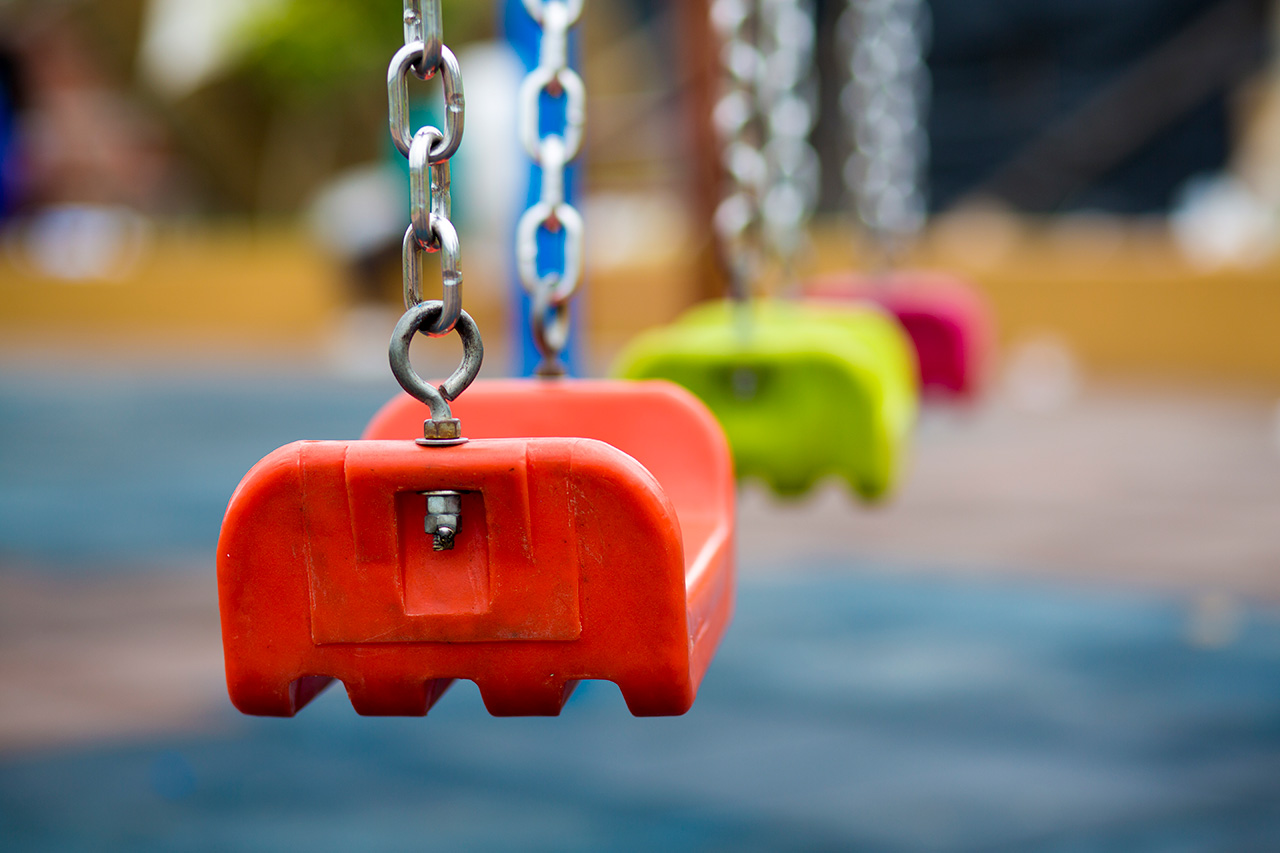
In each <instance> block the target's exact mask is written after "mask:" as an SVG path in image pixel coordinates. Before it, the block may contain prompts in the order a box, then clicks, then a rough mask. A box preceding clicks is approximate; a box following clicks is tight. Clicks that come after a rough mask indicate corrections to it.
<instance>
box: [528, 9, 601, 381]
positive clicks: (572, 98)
mask: <svg viewBox="0 0 1280 853" xmlns="http://www.w3.org/2000/svg"><path fill="white" fill-rule="evenodd" d="M583 5H584V0H524V7H525V9H526V10H528V12H529V15H530V17H532V18H533V20H534V21H535V22H537V23H538V24H539V25H540V26H541V27H542V41H541V46H540V47H539V53H538V65H537V67H536V68H534V69H533V70H532V71H530V72H529V74H528V75H527V76H526V77H525V79H524V82H523V83H522V84H521V86H520V106H519V128H520V141H521V143H522V144H523V145H524V149H525V151H526V152H527V153H528V155H529V157H530V158H531V159H532V160H533V162H534V164H535V165H536V166H537V167H538V169H539V171H540V173H541V176H542V178H541V189H540V192H539V198H538V201H536V202H535V203H534V204H533V205H532V206H531V207H530V208H529V209H528V210H527V211H525V213H524V215H523V216H521V217H520V222H519V223H518V224H517V226H516V265H517V269H518V270H519V274H520V283H521V284H522V285H523V287H524V289H525V291H526V292H527V293H528V294H529V296H530V299H531V300H532V303H533V304H532V309H531V311H530V316H529V322H530V325H531V327H532V329H533V337H534V342H535V343H536V345H537V347H538V352H539V353H541V355H542V363H541V365H539V367H538V371H537V372H538V374H539V375H540V376H561V375H563V374H564V372H565V367H564V362H563V360H562V358H561V355H562V354H563V352H564V349H565V346H566V345H567V344H568V341H569V304H570V301H571V300H572V299H573V295H574V293H575V292H576V291H577V289H578V284H579V283H580V282H581V280H582V266H583V222H582V216H581V214H580V213H579V212H578V210H577V209H576V208H575V207H574V206H573V205H571V204H569V202H568V200H567V199H566V198H565V170H566V169H567V168H568V166H569V164H570V163H571V162H573V160H574V159H575V158H576V157H577V156H578V153H579V152H580V151H581V150H582V140H583V136H584V132H585V128H586V116H587V109H586V107H587V105H586V101H587V89H586V85H585V84H584V83H583V81H582V77H581V76H579V74H578V72H576V71H574V70H573V69H572V68H570V67H569V33H570V30H571V29H572V28H573V26H574V25H575V24H576V23H577V22H578V20H579V19H580V18H581V16H582V8H583ZM544 96H549V97H551V98H563V99H564V111H565V120H564V126H563V127H562V128H561V129H559V130H558V131H553V132H550V133H545V134H544V132H543V121H542V107H543V98H544ZM543 231H546V232H549V233H551V234H560V233H563V235H564V263H563V265H562V266H561V267H560V269H553V270H548V271H546V272H540V271H539V269H540V268H544V269H545V266H546V265H544V264H541V263H539V261H540V257H539V256H540V252H539V244H538V236H539V234H540V233H541V232H543Z"/></svg>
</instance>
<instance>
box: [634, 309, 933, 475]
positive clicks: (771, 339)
mask: <svg viewBox="0 0 1280 853" xmlns="http://www.w3.org/2000/svg"><path fill="white" fill-rule="evenodd" d="M744 312H749V314H747V313H744ZM617 373H618V374H619V375H620V376H624V377H627V378H630V379H656V378H661V379H667V380H670V381H672V382H675V383H677V384H679V385H682V386H684V387H685V388H688V389H689V390H690V391H692V392H693V393H694V394H695V395H696V396H697V397H699V398H700V399H701V400H702V401H703V402H704V403H706V404H707V406H708V407H709V408H710V409H711V410H712V412H714V413H715V415H716V417H717V418H718V419H719V421H720V424H721V426H723V427H724V430H725V434H726V435H727V436H728V439H729V444H730V447H731V448H732V450H733V457H734V463H735V465H736V467H737V473H738V476H739V477H756V478H759V479H761V480H763V481H764V482H765V483H767V484H768V485H769V486H770V487H771V488H772V489H773V490H774V491H775V492H777V493H779V494H782V495H796V494H801V493H804V492H806V491H808V490H809V489H810V488H812V487H813V485H814V484H815V483H816V482H818V481H819V480H821V479H823V478H825V477H827V476H831V475H835V476H838V477H841V478H843V479H844V480H845V481H846V482H848V484H849V485H850V487H851V488H853V490H854V491H855V492H857V493H858V494H859V495H861V496H862V497H864V498H866V499H868V500H873V499H876V498H880V497H882V496H884V495H886V494H887V493H888V492H890V491H891V489H892V488H893V486H894V485H895V483H896V482H897V480H898V479H899V477H900V473H901V471H902V468H903V463H904V456H905V454H906V448H907V445H908V442H909V437H910V432H911V430H912V427H913V425H914V423H915V417H916V411H917V408H918V393H919V392H918V388H917V379H916V365H915V356H914V354H913V353H912V350H911V345H910V342H909V340H908V339H907V337H906V335H905V334H904V333H903V331H902V329H901V328H900V327H899V325H898V324H897V323H896V322H895V321H894V320H893V319H892V318H891V317H889V316H887V315H886V314H884V313H883V312H881V311H879V310H868V309H866V308H850V307H844V306H824V307H820V308H819V307H814V306H809V305H804V304H794V303H783V302H772V301H761V302H756V303H752V304H751V306H750V307H749V308H743V307H741V306H736V305H734V304H732V303H727V302H714V303H709V304H706V305H703V306H699V307H698V308H695V309H694V310H693V311H691V312H689V313H688V314H686V315H685V316H683V317H682V318H681V319H680V320H678V321H677V322H676V323H675V324H673V325H671V326H667V327H664V328H661V329H657V330H654V331H652V332H649V333H646V334H645V335H642V336H641V337H640V338H638V339H637V340H636V341H635V342H634V343H633V344H632V345H631V346H630V347H629V348H628V349H627V350H626V351H625V352H624V354H623V356H622V358H621V359H620V361H619V364H618V368H617Z"/></svg>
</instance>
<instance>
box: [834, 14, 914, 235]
mask: <svg viewBox="0 0 1280 853" xmlns="http://www.w3.org/2000/svg"><path fill="white" fill-rule="evenodd" d="M847 3H848V5H847V7H846V9H845V11H844V14H843V15H841V18H840V23H839V38H840V41H841V44H842V45H843V47H844V55H845V56H846V57H847V58H848V72H849V80H848V83H847V84H846V86H845V87H844V90H843V91H842V92H841V96H840V101H841V108H842V110H843V112H844V116H845V119H846V121H847V122H848V127H849V136H850V138H851V139H852V140H853V151H852V153H851V154H850V155H849V158H848V160H847V161H846V163H845V169H844V179H845V186H846V187H847V188H848V191H849V194H850V196H851V197H852V200H853V202H854V204H855V206H856V208H857V211H858V215H859V217H860V218H861V220H862V222H863V224H865V225H866V227H867V228H868V230H869V231H870V232H871V235H872V237H873V239H874V240H875V241H876V243H877V244H878V245H880V246H881V247H882V248H883V249H884V250H886V251H888V252H889V253H893V252H894V251H896V250H897V249H898V248H900V247H901V245H902V244H903V243H905V242H907V241H909V240H911V239H912V238H913V237H915V236H916V235H917V234H918V233H919V232H920V230H921V229H922V228H923V227H924V221H925V213H926V202H925V190H924V178H923V175H924V169H925V165H926V163H927V162H928V156H929V138H928V133H927V130H926V128H925V127H924V119H923V117H924V116H925V114H926V113H927V110H928V99H929V69H928V66H926V65H925V61H924V56H925V49H926V41H927V34H928V32H929V23H930V17H929V7H928V5H927V4H926V2H925V0H847Z"/></svg>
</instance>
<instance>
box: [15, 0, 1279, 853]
mask: <svg viewBox="0 0 1280 853" xmlns="http://www.w3.org/2000/svg"><path fill="white" fill-rule="evenodd" d="M504 5H506V4H503V3H500V2H480V0H452V2H451V0H445V3H444V8H445V21H446V37H447V41H448V43H449V44H450V45H451V46H452V47H453V48H454V49H455V51H456V52H457V53H458V55H459V58H460V60H461V64H462V68H463V73H464V76H465V80H466V91H467V97H468V116H467V121H468V124H467V135H466V141H465V143H464V145H463V151H462V153H461V154H460V156H459V158H458V159H457V160H455V161H454V162H455V166H454V174H453V180H454V203H455V220H456V221H457V222H458V224H459V228H460V231H461V237H462V246H463V263H464V270H465V274H466V296H465V298H466V307H467V310H468V311H469V312H471V313H472V314H473V315H474V316H475V317H476V319H477V321H478V322H479V324H480V327H481V330H482V332H483V333H484V335H485V344H486V348H487V350H488V353H489V356H488V360H487V362H486V366H485V373H484V375H485V376H489V377H493V376H501V375H504V374H508V373H510V372H511V371H512V370H514V369H515V368H514V365H515V364H516V359H517V354H518V349H519V346H518V344H517V343H515V340H514V339H515V331H514V330H515V329H516V328H517V327H518V326H519V325H521V324H522V323H523V319H522V318H521V317H519V316H515V315H516V314H518V312H513V311H511V310H509V306H510V305H512V304H514V298H513V292H514V291H513V287H514V285H513V283H512V282H513V271H512V266H513V264H512V258H513V251H512V249H511V234H512V228H513V223H514V218H515V216H516V214H517V208H518V206H519V205H522V204H523V201H524V196H525V181H526V180H527V174H526V171H525V170H526V166H525V164H524V163H523V161H522V160H521V154H520V152H519V150H518V147H517V146H516V145H515V143H514V138H515V118H514V110H515V106H514V105H515V94H514V92H515V87H516V85H517V84H518V81H519V78H520V76H521V74H522V67H521V65H520V63H519V61H518V60H517V58H516V57H515V56H514V55H513V54H512V53H511V51H510V50H509V48H508V47H507V46H506V43H505V41H504V40H503V38H502V32H503V18H504V8H503V7H504ZM587 6H588V10H587V14H586V15H585V17H584V24H583V32H582V41H581V45H580V47H581V54H582V69H583V73H584V76H585V77H586V80H587V85H588V87H589V91H590V103H589V121H588V128H589V129H588V141H587V148H586V162H585V167H584V168H585V180H584V181H583V184H584V187H585V190H584V196H583V200H582V206H583V209H584V215H585V217H586V221H587V224H588V250H587V258H588V274H587V284H586V288H585V293H584V295H583V297H582V298H581V299H579V300H578V301H577V303H576V309H575V310H576V311H577V312H578V314H579V319H580V326H581V329H580V332H581V334H580V339H579V345H580V347H581V348H582V352H583V355H582V363H583V365H584V371H585V372H587V373H591V374H600V375H602V374H605V373H607V372H608V369H609V364H610V361H611V359H612V358H613V356H614V354H616V353H617V352H618V350H619V349H620V348H621V347H622V346H623V345H624V344H626V342H627V341H628V340H630V339H631V338H632V337H633V336H634V335H636V334H637V333H639V332H641V331H643V330H645V329H648V328H651V327H653V326H656V325H659V324H663V323H666V322H669V321H670V320H672V319H673V318H674V317H676V316H677V315H678V314H679V313H680V312H681V311H682V310H684V309H685V308H687V307H688V306H690V305H692V304H694V303H696V302H698V301H701V300H703V299H706V298H709V297H712V296H715V295H718V294H719V293H721V292H722V287H723V282H722V280H721V277H720V275H719V273H718V271H717V270H716V268H715V265H714V252H713V251H712V248H711V238H710V232H709V227H708V221H709V215H708V210H709V205H713V204H714V199H715V197H716V188H715V175H714V170H713V169H708V168H706V159H707V157H706V155H707V151H706V132H705V130H706V129H705V128H704V127H703V126H702V125H703V122H704V121H705V119H706V109H705V104H704V103H702V102H700V101H699V100H698V92H699V91H700V90H699V85H700V83H699V80H700V78H699V74H700V73H702V72H701V71H699V69H705V65H706V59H707V57H708V56H709V55H710V53H711V51H712V50H713V48H712V47H711V45H710V43H709V42H708V41H707V29H706V27H705V24H703V23H701V22H702V21H704V20H705V17H706V6H705V4H704V3H703V2H701V0H699V2H679V3H677V2H665V3H664V2H658V0H593V2H591V3H588V4H587ZM929 6H930V10H931V13H932V14H931V18H932V27H931V34H930V35H931V37H930V40H929V48H928V56H927V60H928V66H929V70H930V72H931V77H932V95H931V101H930V103H931V107H930V110H929V115H928V122H927V127H928V136H929V148H930V152H931V157H930V161H929V171H928V191H929V207H930V220H929V225H928V227H927V229H926V231H925V233H924V234H923V235H922V237H921V238H920V239H919V240H918V241H916V243H915V244H914V245H913V246H912V247H911V249H910V250H909V253H908V256H907V257H905V258H904V259H903V263H904V264H906V265H909V266H911V267H919V268H924V269H937V270H946V271H948V272H950V273H953V274H956V275H959V276H961V277H963V278H964V279H965V280H967V281H969V282H971V283H972V284H973V285H974V287H975V288H977V290H978V291H979V292H980V293H981V294H982V295H983V296H984V298H985V299H986V300H988V301H989V303H990V305H991V307H992V310H993V312H994V314H995V317H996V319H997V323H998V329H999V339H1000V340H999V345H1000V360H999V365H998V366H997V367H994V368H993V369H992V377H991V382H990V384H989V390H988V393H987V394H986V395H985V396H984V397H983V398H982V399H981V400H979V401H977V402H974V403H970V404H965V405H949V406H948V405H932V406H930V407H929V408H928V409H927V410H926V412H925V415H924V418H923V420H922V423H921V425H920V428H919V430H918V434H917V437H916V447H915V450H914V453H913V456H914V459H913V463H912V472H911V475H910V476H909V478H908V479H907V481H906V482H905V483H904V484H903V485H902V487H901V488H900V489H899V494H898V496H897V497H896V498H895V499H894V500H893V501H891V502H890V503H889V504H887V505H886V506H883V507H878V508H875V509H867V508H865V507H860V506H858V505H856V504H855V502H854V501H853V500H852V499H851V498H849V497H848V495H847V494H846V493H845V491H843V490H841V489H839V488H837V487H835V486H834V485H832V486H830V487H829V488H823V489H821V490H819V491H818V492H817V493H816V494H814V495H811V496H809V497H807V498H804V499H802V500H800V501H798V502H797V501H791V502H786V503H779V502H777V501H776V499H774V498H772V497H770V496H769V495H768V494H766V493H765V492H764V491H763V490H762V489H760V488H758V487H756V486H754V485H752V484H747V485H746V486H744V487H743V489H742V491H741V494H740V516H739V528H740V531H739V533H740V541H739V553H740V555H741V560H740V561H741V569H742V582H741V590H740V596H739V607H738V614H737V616H736V619H735V622H734V624H733V626H732V627H731V628H730V631H729V634H728V635H727V637H726V640H725V642H724V645H723V646H722V649H721V651H720V653H719V656H718V658H717V660H716V662H715V664H713V666H712V668H711V670H710V671H709V674H708V676H707V679H706V681H705V682H704V684H703V688H702V692H701V694H700V696H699V700H698V703H697V704H696V705H695V707H694V709H693V711H692V712H691V713H690V714H689V715H688V716H686V717H682V718H678V719H669V720H635V719H632V718H631V717H630V716H629V715H628V714H627V713H626V710H625V707H624V705H623V703H622V700H621V697H620V695H619V694H618V691H617V690H616V688H614V687H612V686H611V685H607V684H595V683H591V684H587V685H583V687H582V688H580V689H579V691H578V693H577V694H575V696H574V698H573V699H572V700H571V701H570V704H569V705H568V706H567V707H566V709H565V712H564V714H563V716H562V717H560V718H558V719H554V720H514V721H512V720H495V719H491V718H489V717H488V716H487V714H486V713H485V712H484V710H483V706H482V705H481V703H480V700H479V695H478V692H477V691H476V690H475V688H474V686H472V685H470V684H467V683H464V684H458V685H455V686H454V687H453V688H452V690H451V691H450V693H449V694H448V695H447V696H446V697H445V699H443V700H442V702H441V704H440V705H439V706H438V707H437V708H436V709H435V710H434V711H433V712H432V714H431V716H430V717H429V718H428V719H427V720H369V719H362V718H359V717H356V716H355V715H354V713H353V712H352V711H351V709H350V706H349V704H348V703H347V701H346V699H345V697H344V696H343V694H342V691H341V690H340V689H331V690H330V691H328V692H327V693H326V694H325V695H323V696H322V697H321V698H320V699H319V700H317V702H316V703H314V704H313V705H312V706H310V707H308V708H307V709H306V710H305V711H304V712H303V713H302V714H301V715H300V716H299V717H298V718H296V719H295V720H285V721H278V720H258V719H250V718H244V717H241V716H239V715H238V714H237V713H236V712H235V711H234V710H233V709H232V708H231V706H230V704H229V702H228V701H227V698H226V694H225V687H224V684H223V682H222V660H221V646H220V638H219V627H218V617H217V604H216V583H215V579H214V574H213V567H214V551H215V545H216V541H217V535H218V527H219V523H220V520H221V515H222V512H223V510H224V509H225V506H226V501H227V499H228V497H229V496H230V494H231V491H232V489H233V488H234V487H235V484H236V483H237V482H238V481H239V478H240V477H241V476H242V475H243V474H244V472H245V471H247V470H248V469H249V468H250V467H251V466H252V465H253V464H254V463H255V462H256V461H257V460H258V459H259V458H261V457H262V456H263V455H265V454H266V453H267V452H269V451H270V450H272V449H274V448H275V447H277V446H279V445H282V444H285V443H287V442H290V441H293V440H296V439H299V438H349V437H355V436H357V435H358V434H359V433H360V431H361V429H362V428H363V426H364V424H365V422H366V421H367V420H368V418H369V417H370V416H371V415H372V413H373V412H374V411H375V410H376V409H377V407H378V406H380V405H381V404H382V403H383V402H384V401H385V400H386V399H388V398H389V397H390V396H391V395H392V393H393V392H395V391H396V390H397V389H396V386H395V383H394V380H393V379H392V378H391V376H390V373H389V371H388V369H387V366H386V343H387V340H388V337H389V335H390V331H391V329H392V327H393V326H394V323H395V321H396V319H397V318H398V316H399V313H400V310H401V307H400V240H401V237H402V235H403V233H404V228H405V227H406V222H407V219H408V215H407V204H408V202H407V181H406V177H405V176H406V169H405V166H404V164H403V158H401V157H400V156H399V155H398V154H397V152H396V151H395V149H394V147H393V146H392V144H391V142H390V140H389V138H388V135H387V129H386V124H387V118H386V110H387V104H386V89H385V73H386V65H387V62H388V60H389V58H390V57H391V55H392V54H393V53H394V52H395V50H396V49H397V48H398V47H399V46H400V44H402V27H401V17H400V14H401V8H400V4H398V3H395V2H394V0H381V2H377V3H375V2H372V0H307V2H303V0H0V838H4V839H5V841H4V844H3V846H4V847H5V848H6V849H12V850H81V849H93V850H115V849H119V850H150V849H164V850H225V849H263V850H274V849H291V848H300V847H303V846H306V847H309V848H312V849H323V850H330V849H332V850H351V849H369V850H400V849H405V850H409V849H415V850H416V849H423V848H428V849H432V848H435V847H439V848H441V849H477V850H497V849H545V850H579V849H581V850H601V849H654V848H667V849H691V850H713V849H726V850H728V849H732V850H749V849H760V850H778V849H867V850H1159V851H1170V850H1188V851H1190V850H1274V849H1280V339H1278V338H1277V334H1276V332H1277V329H1278V328H1280V251H1278V249H1280V64H1278V58H1277V53H1276V37H1277V36H1278V35H1280V30H1278V29H1277V27H1280V17H1278V13H1280V9H1277V8H1275V5H1274V4H1272V3H1268V2H1262V0H1127V2H1124V3H1116V2H1107V0H932V2H930V4H929ZM842 8H843V3H838V2H835V0H820V2H818V3H817V4H816V14H817V15H818V21H819V28H818V31H819V41H818V45H817V57H818V66H819V71H820V76H821V78H822V81H823V83H822V86H821V88H820V90H819V100H820V103H821V104H822V105H823V109H822V111H821V116H820V119H819V121H818V124H817V127H816V129H815V130H814V133H813V135H812V140H811V141H812V142H813V144H814V146H815V148H816V149H817V151H818V153H819V155H820V159H821V161H822V163H823V167H824V168H823V171H824V174H825V175H827V178H826V179H824V181H823V184H822V194H821V204H820V208H819V211H818V216H817V217H816V219H815V221H814V223H813V226H812V228H811V241H810V245H809V247H808V249H807V252H806V254H805V255H804V257H803V258H802V266H803V270H804V273H805V274H806V275H813V276H818V275H823V274H830V273H838V272H840V271H847V270H855V269H858V268H860V267H862V266H865V265H867V264H868V263H869V260H868V259H869V257H870V256H871V255H872V253H873V249H872V247H870V246H869V244H868V240H867V239H866V237H865V235H863V234H862V233H861V232H860V231H859V229H858V228H857V226H856V218H855V217H854V216H853V215H852V214H851V212H850V202H849V199H848V198H847V197H846V194H845V191H844V188H843V185H842V183H841V181H840V180H839V175H840V172H841V164H842V163H843V161H844V158H845V157H846V156H847V154H848V150H849V143H848V141H847V139H846V138H845V137H846V133H845V131H844V126H843V121H842V119H841V117H840V115H839V86H840V85H841V76H840V75H841V70H840V69H841V67H842V62H843V60H842V59H841V57H840V56H839V46H838V39H837V38H836V35H835V33H836V29H837V27H836V26H835V21H836V19H837V17H838V15H839V13H840V11H841V9H842ZM435 103H438V95H437V94H436V92H435V90H434V89H432V88H431V86H424V87H422V91H421V108H422V110H424V112H426V113H427V114H429V111H430V109H431V106H430V105H431V104H435ZM712 156H714V153H713V155H712ZM418 349H420V350H422V352H417V351H415V357H416V358H421V359H422V363H421V365H422V370H423V371H424V372H425V371H426V370H428V369H431V370H434V371H437V372H445V371H447V370H449V369H450V368H451V366H452V364H453V363H454V362H453V359H455V358H456V356H457V348H456V344H453V343H446V342H439V343H436V344H426V345H421V344H420V345H419V347H418Z"/></svg>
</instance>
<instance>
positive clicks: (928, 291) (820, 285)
mask: <svg viewBox="0 0 1280 853" xmlns="http://www.w3.org/2000/svg"><path fill="white" fill-rule="evenodd" d="M805 291H806V293H807V294H808V295H809V296H810V297H811V298H813V299H819V300H839V301H841V302H848V301H851V300H862V301H869V302H873V303H875V304H877V305H879V306H881V307H882V308H884V309H885V310H886V311H889V312H890V313H892V314H893V315H894V316H896V317H897V318H898V321H899V322H900V323H901V324H902V326H903V328H905V329H906V330H907V334H909V335H910V336H911V342H912V343H913V344H914V345H915V350H916V356H917V359H918V361H919V364H920V384H921V386H922V387H923V389H924V390H925V391H926V392H933V393H938V394H941V395H944V396H951V397H956V398H960V399H972V398H974V397H976V396H978V395H979V394H980V393H981V391H982V387H983V383H984V379H985V378H986V374H987V368H988V366H989V362H990V360H991V355H992V351H993V349H994V345H995V341H994V321H993V319H992V314H991V309H990V307H989V306H988V305H987V304H986V302H985V301H984V300H983V299H982V297H981V296H980V295H979V294H978V292H977V291H976V290H974V289H973V287H971V286H969V285H967V284H965V283H964V282H962V281H960V280H959V279H957V278H954V277H952V276H949V275H945V274H942V273H927V272H901V273H894V274H891V275H889V276H886V277H883V278H874V277H870V276H858V275H845V276H834V277H830V278H823V279H819V280H817V281H814V282H812V283H811V284H810V285H808V286H807V287H806V288H805Z"/></svg>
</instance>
